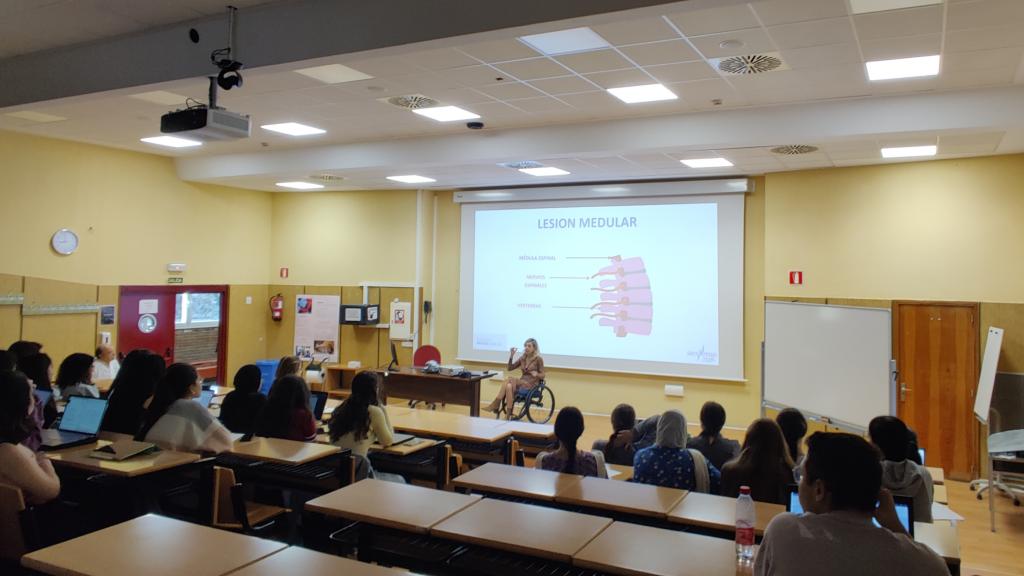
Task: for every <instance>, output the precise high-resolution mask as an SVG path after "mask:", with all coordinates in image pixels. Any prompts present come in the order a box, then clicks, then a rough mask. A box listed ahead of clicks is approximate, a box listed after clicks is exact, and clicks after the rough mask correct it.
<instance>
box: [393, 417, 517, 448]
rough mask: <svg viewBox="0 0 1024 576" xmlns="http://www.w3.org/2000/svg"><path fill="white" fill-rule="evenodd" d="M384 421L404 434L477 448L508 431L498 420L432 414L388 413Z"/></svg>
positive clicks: (492, 441)
mask: <svg viewBox="0 0 1024 576" xmlns="http://www.w3.org/2000/svg"><path fill="white" fill-rule="evenodd" d="M388 418H389V420H390V421H391V425H392V426H393V427H394V428H395V430H398V431H401V432H406V433H408V434H416V435H428V436H437V437H440V438H446V439H450V440H462V441H464V442H473V443H480V444H494V443H496V442H498V441H500V440H504V439H505V438H508V437H509V436H510V435H511V434H512V431H511V430H509V429H508V428H505V427H503V426H502V421H501V420H491V419H488V418H475V417H472V416H464V415H462V414H452V413H450V412H436V411H434V410H409V411H408V412H392V411H391V410H388Z"/></svg>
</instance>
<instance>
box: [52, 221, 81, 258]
mask: <svg viewBox="0 0 1024 576" xmlns="http://www.w3.org/2000/svg"><path fill="white" fill-rule="evenodd" d="M50 246H53V251H54V252H56V253H57V254H61V255H63V256H68V255H70V254H73V253H74V252H75V250H78V234H75V233H74V232H72V231H71V230H68V229H67V228H61V229H60V230H57V231H56V232H54V233H53V237H52V238H50Z"/></svg>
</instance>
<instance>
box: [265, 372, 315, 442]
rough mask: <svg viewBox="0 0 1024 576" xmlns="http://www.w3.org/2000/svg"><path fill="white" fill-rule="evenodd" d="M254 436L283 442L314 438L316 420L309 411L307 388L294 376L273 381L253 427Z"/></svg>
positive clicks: (300, 379)
mask: <svg viewBox="0 0 1024 576" xmlns="http://www.w3.org/2000/svg"><path fill="white" fill-rule="evenodd" d="M256 435H257V436H266V437H269V438H284V439H285V440H300V441H310V440H315V439H316V419H314V418H313V412H312V411H311V410H310V409H309V386H307V385H306V381H305V380H303V379H302V378H300V377H298V376H294V375H289V376H282V377H281V378H278V379H277V380H275V381H274V385H273V386H271V387H270V395H269V396H267V404H266V406H264V407H263V413H262V415H261V416H260V417H259V421H258V423H257V424H256Z"/></svg>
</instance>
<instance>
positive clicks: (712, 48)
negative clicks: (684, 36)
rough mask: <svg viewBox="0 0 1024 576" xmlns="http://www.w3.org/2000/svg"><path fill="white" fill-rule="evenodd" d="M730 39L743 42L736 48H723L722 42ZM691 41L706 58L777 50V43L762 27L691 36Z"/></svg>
mask: <svg viewBox="0 0 1024 576" xmlns="http://www.w3.org/2000/svg"><path fill="white" fill-rule="evenodd" d="M728 40H732V41H737V42H740V43H742V44H741V45H740V46H738V47H736V48H723V47H722V45H721V44H722V42H725V41H728ZM690 42H692V43H693V46H694V47H695V48H697V50H699V51H700V53H701V54H703V55H704V57H705V58H723V57H726V56H742V55H744V54H757V53H758V52H772V51H774V50H775V44H774V43H773V42H772V40H771V38H769V37H768V34H767V33H766V32H765V31H764V29H762V28H749V29H746V30H735V31H732V32H724V33H721V34H709V35H707V36H696V37H692V38H690Z"/></svg>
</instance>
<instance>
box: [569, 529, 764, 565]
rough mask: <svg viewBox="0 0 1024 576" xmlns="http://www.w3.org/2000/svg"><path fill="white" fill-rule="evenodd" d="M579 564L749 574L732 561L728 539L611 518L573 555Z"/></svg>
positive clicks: (732, 549)
mask: <svg viewBox="0 0 1024 576" xmlns="http://www.w3.org/2000/svg"><path fill="white" fill-rule="evenodd" d="M572 563H573V565H574V566H577V567H580V568H587V569H591V570H598V571H600V572H607V573H611V574H627V575H630V576H633V575H645V576H646V575H651V576H733V575H735V574H750V573H751V572H752V570H751V566H750V565H739V564H737V562H736V545H735V544H734V543H733V541H732V540H726V539H724V538H712V537H711V536H701V535H699V534H689V533H686V532H677V531H675V530H665V529H663V528H651V527H649V526H639V525H637V524H629V523H626V522H615V523H613V524H612V525H611V526H609V527H608V528H606V529H605V530H604V531H603V532H601V533H600V534H599V535H598V536H597V538H594V539H593V540H591V541H590V543H589V544H587V545H586V546H585V547H584V548H583V549H582V550H580V551H579V552H577V553H576V555H575V556H573V559H572Z"/></svg>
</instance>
